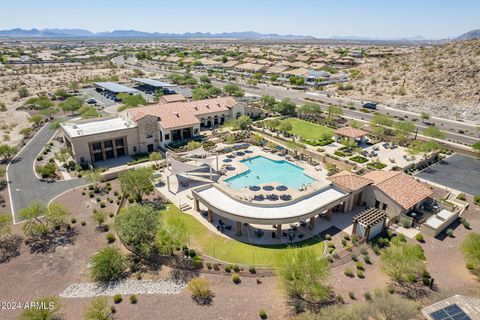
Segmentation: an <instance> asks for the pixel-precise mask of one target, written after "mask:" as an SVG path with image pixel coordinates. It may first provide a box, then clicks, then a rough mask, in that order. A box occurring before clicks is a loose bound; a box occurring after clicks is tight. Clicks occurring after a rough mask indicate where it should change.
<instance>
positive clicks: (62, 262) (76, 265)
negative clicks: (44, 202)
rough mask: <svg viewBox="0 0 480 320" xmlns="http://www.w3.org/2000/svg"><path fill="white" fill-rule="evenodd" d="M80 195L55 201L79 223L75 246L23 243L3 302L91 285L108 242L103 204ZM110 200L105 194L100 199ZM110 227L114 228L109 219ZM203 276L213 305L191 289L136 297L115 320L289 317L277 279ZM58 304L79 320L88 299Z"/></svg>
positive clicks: (1, 286) (4, 267)
mask: <svg viewBox="0 0 480 320" xmlns="http://www.w3.org/2000/svg"><path fill="white" fill-rule="evenodd" d="M112 189H113V190H117V189H118V186H117V184H116V183H112ZM113 190H112V192H111V193H113ZM82 191H83V189H82V188H79V189H77V190H75V191H70V192H68V193H66V194H64V195H62V196H60V197H59V198H58V199H57V200H56V201H57V202H58V203H61V204H63V205H65V206H67V207H68V208H69V209H70V211H71V215H72V217H75V219H76V223H75V224H74V225H75V229H76V230H77V231H78V234H77V236H76V237H75V241H74V243H73V244H72V245H66V246H64V247H57V248H55V250H54V251H52V252H48V253H32V252H30V249H29V247H27V246H26V245H25V244H24V243H21V245H20V247H19V252H20V255H19V256H16V257H13V258H12V259H11V260H10V261H8V262H5V263H1V264H0V274H1V275H2V277H1V281H0V292H1V293H2V294H1V295H2V299H1V300H2V301H19V302H26V301H30V300H33V299H36V298H38V297H44V296H51V295H58V294H59V293H61V292H62V291H63V290H64V289H65V288H66V287H67V286H68V285H70V284H71V283H74V282H90V277H89V272H88V268H87V266H88V261H89V258H90V257H91V256H92V255H93V254H94V253H95V252H96V251H97V250H99V249H100V248H102V247H103V246H104V245H105V244H106V240H105V233H104V232H100V231H98V230H97V228H96V226H95V224H94V222H93V221H92V219H91V213H92V210H93V209H94V208H99V206H98V204H97V203H95V201H94V200H91V198H90V197H89V196H88V190H87V193H86V195H82V194H81V193H82ZM106 197H107V196H102V200H103V199H105V198H106ZM93 199H94V198H93ZM107 203H108V202H107ZM115 207H116V204H115V202H114V203H113V204H108V205H107V207H106V208H105V209H104V210H105V211H107V212H108V211H113V210H115ZM82 220H84V221H86V226H81V224H80V222H81V221H82ZM106 223H108V224H111V223H112V221H111V219H110V220H109V221H107V222H106ZM14 232H15V233H16V234H21V225H15V226H14ZM162 269H164V270H158V272H157V274H156V275H155V276H152V275H150V276H148V275H146V276H145V278H157V277H163V276H165V275H166V274H168V268H162ZM202 276H204V277H206V278H207V279H208V281H209V282H210V284H211V287H212V291H213V292H214V294H215V297H214V298H213V302H212V304H211V305H209V306H199V305H197V304H196V303H194V302H193V301H192V299H191V297H190V293H189V292H188V291H187V290H184V291H183V292H182V293H180V294H179V295H171V296H165V295H138V303H137V304H136V305H133V304H130V302H129V301H128V299H124V301H123V302H122V303H121V304H119V305H116V309H117V317H116V319H160V318H161V319H256V318H257V317H258V310H259V309H260V308H265V309H266V311H267V313H268V315H269V319H285V318H286V317H287V315H286V314H287V312H288V310H287V307H286V304H285V301H284V299H283V296H282V294H281V292H280V291H279V289H278V283H277V279H276V277H266V278H262V279H261V281H262V284H257V283H256V278H255V277H242V282H241V283H240V284H238V285H235V284H233V282H232V280H231V275H222V274H221V273H219V274H202ZM60 301H61V304H62V307H61V312H62V314H63V315H64V319H80V318H81V317H82V316H81V315H82V314H83V312H84V308H85V307H86V305H88V303H89V301H90V299H87V298H69V299H66V298H64V299H61V300H60ZM112 304H113V301H112ZM20 312H21V311H19V310H16V311H11V310H10V311H7V310H0V319H15V318H17V317H18V315H19V314H20Z"/></svg>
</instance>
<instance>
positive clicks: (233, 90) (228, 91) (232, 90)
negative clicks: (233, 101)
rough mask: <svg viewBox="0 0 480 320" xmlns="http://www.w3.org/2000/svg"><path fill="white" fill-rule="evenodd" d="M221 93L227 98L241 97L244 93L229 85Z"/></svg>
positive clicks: (233, 85)
mask: <svg viewBox="0 0 480 320" xmlns="http://www.w3.org/2000/svg"><path fill="white" fill-rule="evenodd" d="M223 92H224V93H225V94H227V95H229V96H234V97H243V96H244V95H245V92H244V91H243V90H242V89H241V88H240V87H239V86H238V85H236V84H233V83H230V84H226V85H225V86H224V87H223Z"/></svg>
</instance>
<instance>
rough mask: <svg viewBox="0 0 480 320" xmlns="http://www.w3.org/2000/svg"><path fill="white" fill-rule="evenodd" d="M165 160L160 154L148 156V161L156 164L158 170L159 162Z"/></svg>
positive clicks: (153, 153)
mask: <svg viewBox="0 0 480 320" xmlns="http://www.w3.org/2000/svg"><path fill="white" fill-rule="evenodd" d="M162 159H163V156H162V154H161V153H160V152H152V153H150V155H149V156H148V160H150V161H154V162H155V167H156V168H158V162H159V161H160V160H162Z"/></svg>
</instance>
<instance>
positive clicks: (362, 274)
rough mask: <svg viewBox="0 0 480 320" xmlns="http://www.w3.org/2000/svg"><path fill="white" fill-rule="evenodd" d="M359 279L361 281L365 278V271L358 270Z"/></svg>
mask: <svg viewBox="0 0 480 320" xmlns="http://www.w3.org/2000/svg"><path fill="white" fill-rule="evenodd" d="M357 277H359V278H360V279H363V278H365V274H364V271H363V270H359V269H357Z"/></svg>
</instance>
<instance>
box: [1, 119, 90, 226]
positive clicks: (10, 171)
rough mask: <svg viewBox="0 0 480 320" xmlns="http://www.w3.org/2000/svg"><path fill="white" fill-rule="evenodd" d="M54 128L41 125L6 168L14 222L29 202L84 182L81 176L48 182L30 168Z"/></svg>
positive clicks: (48, 196)
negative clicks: (39, 177)
mask: <svg viewBox="0 0 480 320" xmlns="http://www.w3.org/2000/svg"><path fill="white" fill-rule="evenodd" d="M54 134H55V130H54V129H51V128H50V126H49V124H47V125H45V126H44V127H43V128H42V129H40V131H39V132H38V133H37V134H36V135H35V136H34V137H33V138H32V139H31V140H30V142H29V143H28V144H27V145H26V146H25V147H24V148H23V149H22V150H21V151H20V153H18V154H17V155H16V156H15V158H14V159H13V160H12V162H11V163H10V165H9V166H8V168H7V176H8V182H9V186H8V187H9V192H10V197H11V206H12V214H13V217H14V223H18V222H20V221H22V218H21V216H20V211H21V210H22V209H23V208H25V207H27V206H28V205H29V204H30V203H31V202H32V201H37V200H38V201H41V202H43V203H45V204H47V203H48V202H49V201H50V200H52V199H53V198H54V197H56V196H57V195H59V194H60V193H62V192H64V191H66V190H69V189H72V188H74V187H79V186H82V185H84V184H85V181H84V180H83V179H72V180H66V181H58V182H53V183H48V182H44V181H41V180H39V179H38V178H37V177H36V175H35V173H34V169H33V165H34V161H35V159H36V157H37V156H38V154H39V153H40V152H41V151H42V150H43V148H44V147H45V145H46V144H47V143H48V141H49V140H50V139H51V138H52V137H53V136H54Z"/></svg>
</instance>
